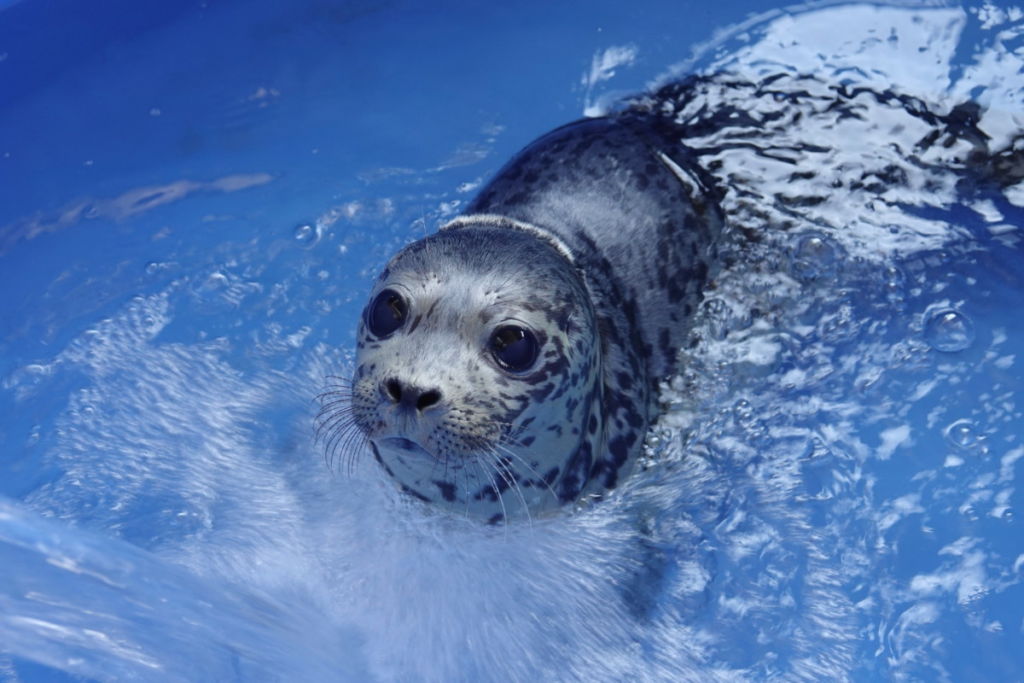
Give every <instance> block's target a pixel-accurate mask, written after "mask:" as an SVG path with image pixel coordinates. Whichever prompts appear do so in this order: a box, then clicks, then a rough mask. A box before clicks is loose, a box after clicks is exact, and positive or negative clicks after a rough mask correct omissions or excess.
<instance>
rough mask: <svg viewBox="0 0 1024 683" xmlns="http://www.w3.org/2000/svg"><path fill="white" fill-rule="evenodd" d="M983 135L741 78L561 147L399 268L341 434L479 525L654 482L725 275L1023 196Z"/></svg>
mask: <svg viewBox="0 0 1024 683" xmlns="http://www.w3.org/2000/svg"><path fill="white" fill-rule="evenodd" d="M981 115H982V110H981V109H980V108H979V107H978V105H976V104H973V103H971V102H964V103H960V104H958V105H956V106H952V107H948V108H947V110H946V111H945V112H944V113H942V112H939V111H935V110H934V109H933V108H931V107H929V106H928V105H927V104H925V103H924V102H923V101H921V100H919V99H916V98H913V97H909V96H906V95H902V94H899V93H895V92H893V91H890V90H882V91H874V90H870V89H869V88H867V87H851V86H849V85H848V84H838V85H837V84H832V83H829V82H826V81H824V80H821V79H819V78H816V77H813V76H799V75H792V74H777V75H774V76H770V77H766V78H764V79H763V80H761V81H758V82H750V81H744V80H743V79H738V78H734V77H730V76H728V75H722V76H702V77H692V78H689V79H686V80H683V81H678V82H674V83H670V84H668V85H666V86H664V87H662V88H661V89H659V90H657V91H654V92H652V93H649V94H646V95H640V96H637V97H635V98H632V99H630V100H627V101H625V102H624V103H623V105H622V107H621V108H620V109H618V110H617V111H616V112H614V113H611V114H609V115H607V116H604V117H600V118H592V119H586V120H582V121H577V122H575V123H570V124H568V125H566V126H563V127H561V128H558V129H556V130H554V131H552V132H551V133H548V134H547V135H545V136H543V137H541V138H539V139H538V140H536V141H535V142H533V143H532V144H530V145H528V146H527V147H526V148H525V149H524V150H523V151H521V152H520V153H519V154H518V155H516V156H515V157H514V158H513V159H512V160H511V161H510V162H509V163H508V164H506V165H505V166H504V167H503V168H502V169H501V170H500V171H499V172H498V173H497V174H496V176H495V177H494V178H493V179H492V180H491V181H490V182H489V183H488V184H487V185H486V186H485V187H484V188H483V189H482V190H481V191H480V193H479V194H478V195H477V197H476V198H475V199H474V200H473V201H472V202H470V204H469V205H468V206H467V208H466V210H465V212H464V213H463V214H462V215H461V216H459V217H457V218H455V219H454V220H452V221H451V222H449V223H448V224H447V225H444V226H442V228H441V230H440V231H439V232H437V233H436V234H434V235H430V236H428V237H426V238H424V239H422V240H420V241H418V242H415V243H413V244H410V245H409V246H407V247H406V248H404V249H403V250H401V251H400V252H399V253H398V254H397V255H396V256H395V257H394V258H393V259H392V260H391V261H390V262H389V263H388V264H387V266H386V268H385V269H384V271H383V272H382V273H381V275H380V277H379V278H378V280H377V282H376V284H375V285H374V287H373V290H372V292H371V295H370V298H369V303H368V304H367V306H366V308H365V310H364V313H363V316H362V319H361V323H360V326H359V332H358V343H357V353H356V364H357V367H356V370H355V373H354V375H353V378H352V382H351V388H350V391H351V397H350V399H351V405H350V412H349V413H346V412H345V411H341V412H342V414H340V415H337V412H338V411H337V410H334V409H333V408H332V407H331V406H332V405H333V404H330V405H329V406H328V408H327V414H328V416H329V417H333V419H334V420H335V421H334V422H333V423H329V424H331V425H336V424H342V425H343V426H347V427H351V430H352V431H351V432H350V434H351V433H355V434H358V435H359V436H360V437H361V438H364V439H366V440H367V441H368V443H369V447H370V450H372V452H373V454H374V457H375V458H376V460H377V461H378V462H379V463H380V465H381V466H382V467H383V469H384V471H385V472H386V473H387V474H388V475H389V476H390V477H392V478H393V479H394V480H395V481H396V482H397V483H398V484H399V486H400V487H401V488H402V489H403V490H404V491H406V492H407V493H408V494H410V495H411V496H413V497H415V498H418V499H420V500H422V501H426V502H429V503H433V504H436V505H438V506H441V507H444V508H448V509H450V510H452V511H455V512H457V513H461V514H465V515H468V516H471V517H476V518H480V519H484V520H487V521H490V522H500V521H502V520H508V519H511V518H514V517H526V516H535V515H537V514H544V513H546V512H549V511H551V510H555V509H558V508H560V507H563V506H566V505H567V504H569V503H572V502H573V501H577V500H580V499H581V498H588V497H591V496H599V495H601V494H603V493H605V492H607V491H609V490H611V489H613V488H615V487H616V485H618V484H619V483H620V482H621V481H623V479H624V478H625V477H626V476H627V474H628V473H629V472H630V470H631V468H632V467H633V464H634V463H635V461H636V458H637V455H638V454H639V452H640V451H641V449H642V445H643V441H644V435H645V430H646V429H647V427H648V424H649V423H650V422H651V420H652V418H653V417H654V414H655V407H656V397H657V386H658V383H659V381H660V380H662V379H664V378H666V377H669V376H672V375H673V374H674V373H675V372H676V370H677V368H676V356H677V353H678V352H679V350H680V349H681V348H682V347H684V345H685V342H686V339H687V335H688V334H689V328H690V325H691V318H692V317H693V314H694V312H695V310H696V309H697V307H698V305H699V304H700V302H701V300H702V296H703V293H704V291H705V290H706V289H710V288H711V286H712V284H715V285H716V286H718V285H720V284H721V283H720V282H717V283H713V282H712V278H713V277H714V276H715V273H716V269H718V268H724V267H728V266H729V262H735V261H736V260H737V259H744V260H746V261H753V262H759V263H760V265H756V264H755V265H752V266H750V267H753V268H757V267H760V268H762V269H766V271H772V272H774V271H775V270H778V269H785V267H786V266H785V264H784V261H785V257H784V254H785V247H781V251H780V250H778V249H777V250H776V252H774V253H773V252H771V249H775V248H776V247H774V246H772V247H771V249H769V250H768V251H767V252H766V253H767V254H768V258H761V259H760V261H759V260H758V257H757V256H756V254H757V253H758V248H757V245H758V244H761V245H764V244H769V243H771V244H773V245H774V244H776V243H781V242H780V240H781V241H784V239H785V236H786V235H787V234H788V235H799V234H801V232H802V231H804V230H807V229H813V230H815V231H827V232H828V234H829V235H831V236H832V238H834V239H838V240H840V244H841V243H842V240H844V239H850V240H854V241H855V240H857V239H863V235H865V234H872V235H876V236H877V239H879V240H886V241H887V242H888V243H891V244H899V240H898V239H895V238H894V237H893V236H892V235H893V231H894V230H896V227H895V226H897V225H899V223H900V222H901V221H902V222H906V221H912V220H913V214H912V212H910V213H908V212H906V211H904V209H903V208H902V207H906V206H908V205H911V204H913V205H917V206H927V205H930V204H929V203H931V204H935V205H939V204H943V203H944V202H948V201H949V200H948V198H949V197H951V196H953V194H954V193H956V192H960V191H963V192H987V191H989V190H990V189H991V188H996V189H998V188H1003V187H1008V186H1011V185H1013V184H1018V183H1020V182H1021V180H1022V178H1024V171H1022V169H1024V162H1022V161H1021V159H1022V150H1024V136H1022V135H1020V134H1016V133H1015V134H1014V136H1013V137H1012V139H1011V140H1010V141H1009V142H1008V143H1006V144H1004V146H1003V147H1002V149H996V150H993V149H990V146H989V140H990V137H989V135H988V134H986V133H985V131H984V130H983V129H982V128H981V127H980V121H981ZM876 122H880V123H876ZM908 202H909V203H908ZM856 210H860V211H862V213H861V214H858V215H857V217H856V218H854V217H851V215H850V211H856ZM726 214H727V215H728V218H729V220H728V228H729V229H728V230H724V229H723V226H724V225H725V221H724V220H723V217H724V215H726ZM851 220H856V221H857V223H858V231H850V230H848V229H847V227H846V226H847V224H848V223H849V222H850V221H851ZM874 228H877V230H876V232H874V233H871V232H870V231H871V230H872V229H874ZM897 232H898V231H897ZM906 232H907V233H908V235H907V237H908V239H910V240H912V241H913V240H917V241H919V240H920V235H919V234H918V233H916V232H915V231H914V230H913V229H908V230H907V231H906ZM723 234H725V235H727V236H728V239H722V235H723ZM815 234H817V233H815ZM858 235H860V236H861V237H858ZM915 243H916V242H915ZM851 245H854V246H855V243H854V242H851ZM761 251H764V250H761ZM719 254H721V256H720V257H719ZM780 255H781V256H780ZM719 261H722V262H726V263H723V264H719ZM717 279H718V280H721V278H720V277H719V278H717ZM753 314H754V315H760V313H757V312H753ZM342 431H344V430H342Z"/></svg>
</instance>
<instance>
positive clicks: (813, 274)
mask: <svg viewBox="0 0 1024 683" xmlns="http://www.w3.org/2000/svg"><path fill="white" fill-rule="evenodd" d="M835 262H836V250H835V248H834V247H833V246H832V243H831V242H830V241H829V240H828V239H827V238H826V237H824V236H823V235H818V234H810V235H806V236H804V238H803V239H801V240H800V243H799V245H797V248H796V253H795V254H794V255H793V266H792V270H793V275H795V276H796V277H797V278H798V279H800V280H804V281H808V280H816V279H819V278H821V277H825V276H828V275H831V274H832V270H833V266H834V265H835Z"/></svg>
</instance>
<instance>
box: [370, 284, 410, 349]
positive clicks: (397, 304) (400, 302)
mask: <svg viewBox="0 0 1024 683" xmlns="http://www.w3.org/2000/svg"><path fill="white" fill-rule="evenodd" d="M407 314H408V307H407V306H406V305H405V299H403V298H402V297H401V296H400V295H399V294H398V293H397V292H396V291H395V290H393V289H385V290H384V291H383V292H381V293H380V294H378V295H377V298H376V299H374V300H373V303H372V304H370V307H369V308H368V309H367V310H366V325H367V327H369V328H370V334H372V335H373V336H374V337H379V338H381V339H383V338H384V337H387V336H390V335H391V334H392V333H393V332H394V331H395V330H397V329H398V328H399V327H401V326H402V323H404V322H405V316H406V315H407Z"/></svg>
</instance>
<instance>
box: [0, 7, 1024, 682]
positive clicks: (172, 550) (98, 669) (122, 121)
mask: <svg viewBox="0 0 1024 683" xmlns="http://www.w3.org/2000/svg"><path fill="white" fill-rule="evenodd" d="M720 5H721V6H713V7H712V6H709V5H708V3H680V2H662V3H657V2H652V3H645V4H643V5H642V6H638V5H636V4H635V3H622V2H594V3H589V4H588V5H587V7H586V9H585V10H584V9H582V8H581V6H578V5H574V4H568V3H566V4H555V5H549V4H548V3H535V4H533V5H532V6H531V5H530V4H528V3H520V4H515V5H514V6H507V7H506V6H498V5H497V4H495V5H494V6H481V5H480V4H476V3H465V4H464V5H462V6H456V5H454V4H449V5H448V6H447V7H446V9H445V10H444V11H440V10H426V9H423V8H422V7H421V6H420V5H418V4H416V3H395V4H389V5H378V4H374V3H331V2H295V3H272V2H247V3H241V2H224V3H219V2H211V3H196V2H189V3H161V6H160V8H159V9H156V8H152V7H151V8H146V9H142V8H140V7H138V6H137V3H127V2H116V3H112V4H105V5H104V6H103V7H102V8H96V7H90V8H89V9H88V10H85V9H83V7H84V6H83V5H81V4H80V3H73V2H60V1H57V0H54V1H52V2H44V1H43V0H22V1H21V2H13V3H12V2H0V291H2V292H3V296H2V297H0V448H2V450H0V458H2V460H0V680H10V681H20V680H26V681H40V680H78V678H76V677H84V678H86V679H96V680H123V679H129V678H140V679H143V680H268V679H271V680H278V679H284V680H358V681H363V680H538V679H549V680H626V679H640V680H719V679H721V680H736V679H748V680H763V679H767V678H781V679H784V680H823V679H850V680H894V679H895V680H998V681H1005V680H1019V679H1020V678H1021V677H1022V676H1024V655H1022V653H1021V647H1020V643H1021V639H1022V637H1024V584H1022V579H1024V537H1022V534H1021V528H1020V519H1019V518H1020V516H1021V515H1020V505H1021V502H1020V501H1021V494H1020V492H1019V491H1018V486H1017V481H1016V477H1017V476H1024V472H1022V467H1024V465H1022V464H1021V463H1022V462H1024V443H1022V438H1024V371H1022V369H1021V367H1022V366H1021V359H1022V358H1024V320H1022V319H1021V316H1020V315H1019V314H1018V310H1019V307H1020V302H1021V301H1022V300H1024V259H1022V256H1024V254H1022V253H1021V252H1022V249H1024V247H1022V242H1021V230H1022V228H1024V209H1022V206H1024V188H1022V187H1021V186H1020V185H1017V186H1016V187H1011V188H1008V189H1006V190H1005V191H997V190H995V189H988V190H985V191H983V192H982V193H981V194H975V195H972V196H970V197H963V196H960V195H959V194H958V193H957V191H956V188H955V187H953V186H952V185H951V184H950V183H948V182H947V181H948V180H949V179H948V178H946V177H944V176H943V175H942V174H941V173H936V174H935V175H934V176H927V177H926V175H922V176H921V178H924V179H926V180H929V181H933V182H927V183H925V182H922V183H920V184H918V185H914V186H913V188H912V189H907V190H905V189H903V188H894V189H893V190H892V192H891V193H888V194H887V193H886V192H885V191H884V190H883V191H881V192H880V194H878V196H872V197H867V198H865V196H862V195H855V194H854V193H850V192H846V191H840V192H836V193H834V195H833V196H830V197H829V200H828V201H826V202H824V203H822V204H819V205H816V206H814V207H810V208H806V209H802V210H800V211H797V212H796V213H795V214H793V213H785V214H784V213H783V212H776V213H773V211H776V208H777V207H775V205H773V204H771V203H770V202H760V201H754V200H750V201H747V202H746V203H744V201H733V202H732V203H727V209H728V210H729V211H730V215H731V216H732V217H733V218H734V220H736V221H737V222H742V223H744V224H745V225H747V227H754V228H757V229H764V228H768V229H769V230H768V231H767V234H769V235H770V239H766V240H765V241H764V242H763V243H761V244H759V245H758V246H757V247H756V248H753V247H751V248H750V250H749V251H745V250H743V249H741V248H740V247H739V246H737V245H730V244H726V245H723V252H724V253H725V254H726V255H730V254H731V252H730V249H733V250H737V249H738V250H739V252H738V254H732V255H738V256H739V257H741V258H737V259H735V260H734V261H733V262H732V265H731V266H730V267H728V268H726V269H724V270H723V271H722V272H721V273H719V275H718V286H717V289H716V291H715V293H714V295H713V296H710V297H709V300H708V302H707V304H706V305H705V307H704V309H703V310H702V313H701V316H700V319H699V320H698V321H697V330H698V332H700V333H701V339H702V342H701V343H700V344H698V345H696V346H694V347H693V348H691V349H688V350H687V351H686V352H685V354H684V356H683V360H684V363H683V366H682V367H683V369H682V370H681V372H680V375H679V376H678V377H675V378H669V379H668V380H667V381H666V384H665V387H664V390H663V392H662V398H663V401H664V404H665V411H664V415H663V417H662V419H661V420H660V421H659V423H658V424H657V425H656V426H655V427H654V428H653V429H652V432H651V435H650V438H649V439H648V445H649V457H648V458H647V462H646V465H647V466H646V467H645V468H643V469H642V470H641V471H639V472H638V473H637V474H636V475H635V476H634V477H633V479H632V480H631V481H630V482H629V483H628V484H627V485H626V486H624V487H623V488H622V490H621V491H619V492H617V494H616V495H614V496H612V497H611V499H610V500H606V501H603V502H601V503H600V504H597V505H594V506H592V507H590V508H587V509H581V510H576V511H573V512H572V513H571V514H570V513H569V512H567V513H566V514H565V515H561V516H557V517H555V518H552V519H548V520H543V521H537V522H534V523H533V524H532V525H526V524H523V525H514V526H509V527H504V528H496V529H495V528H487V529H481V528H479V526H477V525H475V524H473V523H471V522H468V521H466V520H460V519H448V518H445V517H443V516H439V515H437V514H434V513H431V512H430V511H429V510H424V509H422V508H420V507H419V506H417V505H416V504H414V503H410V502H409V501H407V500H405V499H403V498H402V497H401V496H399V495H398V494H396V493H395V491H394V489H393V486H392V485H391V484H390V483H389V482H387V481H385V480H384V479H383V478H382V477H381V475H380V473H379V472H378V471H377V470H376V468H375V467H374V466H373V463H372V462H366V459H365V458H363V459H360V458H358V457H357V458H355V462H354V466H353V471H352V472H345V471H344V470H343V469H342V468H340V467H338V466H335V467H333V468H331V467H328V465H327V464H325V462H324V455H323V449H322V447H321V446H319V445H317V444H315V443H314V438H313V437H314V435H313V422H314V420H313V418H314V415H315V413H316V410H317V406H316V404H315V402H314V401H313V398H314V397H315V396H316V394H318V393H319V392H320V391H321V390H322V389H323V387H324V386H325V385H326V384H328V383H329V382H330V381H331V380H330V379H329V376H330V375H332V374H339V375H346V374H347V373H349V372H350V371H351V359H352V346H353V344H354V329H355V324H356V320H357V317H358V315H359V311H360V310H361V307H362V305H363V303H364V296H365V293H366V291H367V289H368V286H369V284H370V282H371V280H372V278H373V277H374V276H375V274H376V272H377V270H378V269H379V268H380V266H381V265H382V264H383V263H384V261H385V260H386V259H387V258H388V257H389V256H390V255H391V254H392V253H393V252H394V251H395V250H396V249H397V248H398V247H400V246H401V245H403V244H405V243H407V242H408V241H410V240H412V239H415V238H416V237H418V236H421V235H423V234H426V233H428V232H430V231H432V230H434V229H436V227H437V225H438V224H439V223H441V222H443V221H444V220H445V219H446V218H448V217H450V216H451V215H453V214H454V213H456V212H457V211H459V208H460V206H461V205H462V204H464V203H465V202H466V201H467V200H468V199H469V198H471V197H472V193H473V191H474V189H475V188H476V187H478V186H479V184H480V183H481V182H482V181H483V180H485V179H486V178H487V177H488V175H489V174H490V173H493V172H494V171H495V170H496V169H497V168H498V167H499V166H500V165H501V164H502V162H503V161H504V160H506V159H507V158H508V157H509V156H510V155H511V154H513V153H514V152H515V151H516V150H518V149H519V148H520V147H522V146H523V145H524V144H526V143H527V142H529V141H530V140H531V139H533V138H534V137H536V136H537V135H539V134H541V133H543V132H545V131H546V130H549V129H550V128H553V127H555V126H557V125H559V124H561V123H565V122H567V121H570V120H572V119H574V118H578V117H579V116H582V115H583V114H584V113H588V114H595V113H599V112H600V111H602V110H603V109H604V108H605V107H607V106H609V105H611V103H613V102H614V101H615V99H616V97H618V96H621V95H625V94H629V93H634V92H638V91H640V90H642V89H644V88H645V87H647V86H649V85H651V84H652V83H655V82H664V81H666V80H670V79H671V78H672V77H673V76H675V75H679V74H685V73H691V72H696V71H702V70H704V71H721V70H728V71H730V72H733V73H739V74H743V75H744V76H746V77H749V78H755V77H757V76H758V75H762V76H763V75H764V74H766V73H772V72H777V71H780V70H781V71H787V70H788V71H791V72H793V73H802V74H806V73H813V74H815V75H818V76H820V77H821V78H823V79H829V80H846V81H848V82H855V83H863V84H868V85H870V86H873V87H876V88H878V89H882V88H886V87H890V86H893V87H898V88H899V89H900V90H902V91H905V92H908V93H911V94H914V95H917V96H920V97H922V98H924V99H926V100H928V101H932V102H936V103H938V104H937V105H936V106H938V107H942V106H947V105H952V104H955V103H958V102H960V101H963V99H965V98H966V97H973V98H975V99H977V100H978V101H979V102H980V103H981V104H982V105H983V107H984V108H985V118H984V119H983V123H984V126H983V127H984V129H985V130H986V132H988V133H989V134H990V135H991V136H992V138H993V140H992V142H993V144H994V145H995V146H996V147H998V143H999V142H1000V141H1002V142H1006V141H1008V140H1009V139H1010V138H1011V137H1012V135H1013V134H1014V132H1019V131H1021V130H1022V129H1024V114H1021V112H1022V111H1024V104H1022V100H1024V13H1022V12H1021V11H1020V10H1018V9H1015V8H1014V7H1013V6H1012V5H1011V4H992V3H984V4H974V5H964V6H961V5H936V4H930V5H927V6H920V5H919V6H910V5H906V4H902V5H888V6H883V5H870V4H840V3H827V4H824V5H816V6H801V7H799V8H794V9H790V10H787V11H769V12H763V13H761V14H751V13H752V12H755V11H757V12H762V10H763V6H762V5H761V4H760V3H754V2H750V3H746V4H743V3H730V4H729V5H728V6H725V5H724V3H721V4H720ZM740 104H741V105H742V104H743V103H742V102H740ZM750 106H751V107H753V104H751V105H750ZM807 120H808V121H809V120H810V119H807ZM819 123H820V122H819ZM875 124H877V125H875ZM903 124H904V122H902V121H894V122H893V123H892V125H891V126H890V124H889V122H888V121H885V120H878V121H867V122H865V123H864V125H863V127H861V128H849V126H852V125H854V124H853V123H847V124H844V125H846V126H847V128H831V127H828V126H824V127H821V128H820V129H819V128H814V127H813V126H812V125H811V124H810V123H807V124H806V126H804V125H803V124H802V125H801V126H800V127H795V128H793V129H792V134H793V135H794V136H795V137H794V139H802V140H804V141H807V140H811V141H814V142H816V143H818V144H823V145H827V144H831V145H834V146H835V148H836V149H841V150H843V153H842V154H839V155H838V156H836V157H834V158H833V157H829V158H828V159H825V160H820V159H819V160H817V161H815V162H813V163H817V164H820V169H818V170H820V171H822V173H821V174H820V175H821V177H825V176H827V172H834V173H836V174H838V175H843V174H847V175H849V174H851V173H853V172H854V171H855V170H856V169H857V168H858V165H863V164H866V163H870V161H871V159H876V158H877V159H883V160H884V159H885V158H886V155H890V154H893V155H895V154H897V152H899V153H900V154H904V153H905V151H906V150H907V149H911V148H912V147H913V145H912V144H910V145H907V146H905V147H903V148H901V150H897V151H894V147H896V146H898V145H896V144H895V143H893V144H886V142H887V141H888V140H890V139H891V140H904V141H905V140H910V138H909V137H908V136H910V134H911V133H912V132H914V131H908V130H907V129H906V126H904V125H903ZM858 125H859V124H858ZM787 130H789V129H787ZM901 136H902V137H901ZM865 150H867V151H865ZM869 157H870V158H869ZM866 159H867V161H865V160H866ZM933 160H934V159H932V158H930V157H927V155H922V158H921V159H918V160H917V161H919V162H920V163H917V164H916V165H915V164H908V169H910V170H909V171H908V173H910V175H909V177H910V179H911V180H912V181H915V179H917V178H918V176H916V175H914V173H915V171H914V169H915V168H918V169H920V168H925V167H926V166H927V164H928V163H929V162H930V161H933ZM718 161H720V162H721V164H722V168H724V169H726V170H729V171H730V172H731V173H732V177H734V178H735V182H737V183H738V184H741V185H743V186H744V187H754V188H760V189H759V191H762V192H764V194H765V196H771V195H772V194H773V193H785V192H792V193H796V190H797V189H798V188H800V187H801V182H802V181H799V180H793V179H792V177H791V169H790V168H789V167H785V168H783V167H779V166H777V165H773V162H770V161H765V160H764V159H756V158H754V157H750V158H745V157H736V156H734V155H730V154H728V153H723V154H722V155H720V158H718ZM923 173H924V172H923V171H922V174H923ZM807 182H808V183H809V182H810V181H807ZM803 189H806V190H808V191H810V190H813V189H814V188H812V187H810V186H807V187H804V188H803ZM819 189H820V188H819ZM730 201H732V200H730ZM755 209H761V210H763V211H760V212H758V211H755ZM785 221H795V223H796V225H795V227H794V228H793V229H791V230H788V231H779V230H774V231H773V230H770V228H773V227H776V228H777V227H778V225H780V224H782V223H783V222H785ZM755 223H756V225H754V224H755Z"/></svg>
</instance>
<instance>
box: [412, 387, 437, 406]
mask: <svg viewBox="0 0 1024 683" xmlns="http://www.w3.org/2000/svg"><path fill="white" fill-rule="evenodd" d="M440 400H441V392H439V391H436V390H434V389H431V390H430V391H424V392H423V393H422V394H420V397H419V398H418V399H416V409H417V410H424V409H425V408H429V407H430V406H432V405H434V404H435V403H437V402H438V401H440Z"/></svg>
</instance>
